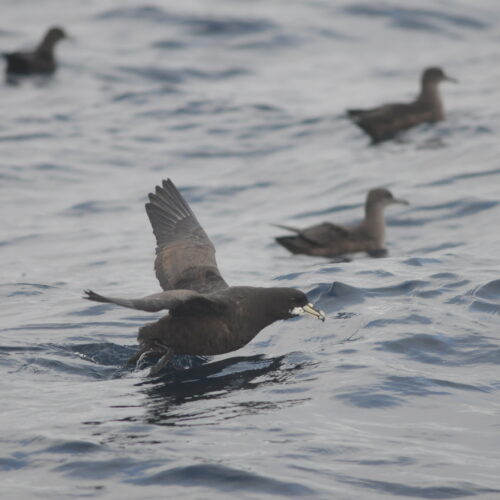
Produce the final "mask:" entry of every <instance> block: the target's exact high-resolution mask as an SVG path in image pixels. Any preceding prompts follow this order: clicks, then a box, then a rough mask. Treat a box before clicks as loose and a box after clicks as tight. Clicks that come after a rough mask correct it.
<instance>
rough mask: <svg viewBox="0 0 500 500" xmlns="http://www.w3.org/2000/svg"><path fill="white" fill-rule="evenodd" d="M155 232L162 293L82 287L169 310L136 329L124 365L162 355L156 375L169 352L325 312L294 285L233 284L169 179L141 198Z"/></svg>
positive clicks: (233, 342)
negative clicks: (133, 295)
mask: <svg viewBox="0 0 500 500" xmlns="http://www.w3.org/2000/svg"><path fill="white" fill-rule="evenodd" d="M146 212H147V214H148V217H149V220H150V222H151V225H152V226H153V232H154V234H155V236H156V242H157V247H156V260H155V270H156V277H157V278H158V281H159V282H160V285H161V287H162V288H163V290H164V291H163V292H161V293H156V294H153V295H148V296H146V297H143V298H139V299H123V298H115V297H105V296H102V295H99V294H97V293H95V292H93V291H91V290H86V291H85V294H86V295H85V297H84V298H86V299H88V300H93V301H96V302H107V303H112V304H117V305H120V306H123V307H130V308H132V309H139V310H141V311H148V312H157V311H161V310H163V309H168V311H169V314H168V315H167V316H164V317H163V318H161V319H160V320H158V321H156V322H154V323H150V324H148V325H145V326H143V327H142V328H141V329H140V330H139V335H138V341H139V344H140V350H139V351H138V353H137V354H136V355H135V356H133V357H132V358H131V359H130V360H129V363H135V362H137V361H138V360H140V359H142V358H143V357H144V356H147V355H148V354H150V353H160V354H161V355H162V357H161V358H160V360H159V361H158V363H157V364H156V365H155V366H154V367H153V369H152V370H151V373H153V374H154V373H157V372H158V371H159V370H160V369H161V368H163V367H164V366H165V365H166V364H167V363H168V361H169V359H170V357H171V356H172V355H173V354H189V355H200V356H202V355H214V354H223V353H227V352H231V351H235V350H236V349H239V348H241V347H243V346H244V345H246V344H247V343H248V342H250V341H251V340H252V339H253V338H254V337H255V336H256V335H257V334H258V333H259V332H260V331H261V330H262V329H263V328H265V327H266V326H269V325H270V324H272V323H274V322H275V321H278V320H281V319H289V318H293V317H295V316H298V315H302V314H309V315H311V316H314V317H316V318H318V319H320V320H322V321H324V320H325V314H324V313H323V312H322V311H320V310H318V309H316V308H315V307H314V305H313V304H311V303H310V302H309V300H308V298H307V296H306V294H305V293H303V292H301V291H300V290H297V289H294V288H261V287H249V286H235V287H230V286H228V284H227V283H226V282H225V281H224V279H223V278H222V276H221V274H220V272H219V269H218V267H217V262H216V260H215V248H214V246H213V244H212V242H211V241H210V239H209V238H208V236H207V234H206V233H205V231H204V230H203V228H202V227H201V225H200V224H199V222H198V220H197V219H196V217H195V215H194V213H193V211H192V210H191V208H190V207H189V205H188V203H187V202H186V200H185V199H184V198H183V197H182V195H181V194H180V193H179V191H178V190H177V188H176V187H175V185H174V184H173V182H172V181H171V180H166V181H163V185H162V186H161V187H160V186H157V187H156V191H155V193H154V194H152V193H151V194H150V195H149V203H147V204H146Z"/></svg>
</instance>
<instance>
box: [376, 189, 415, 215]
mask: <svg viewBox="0 0 500 500" xmlns="http://www.w3.org/2000/svg"><path fill="white" fill-rule="evenodd" d="M394 203H399V204H401V205H409V203H408V202H407V201H406V200H401V199H398V198H394V196H393V195H392V193H391V192H390V191H389V190H388V189H385V188H376V189H371V190H370V191H369V192H368V195H367V196H366V210H367V211H371V210H374V209H384V208H385V207H386V206H387V205H392V204H394Z"/></svg>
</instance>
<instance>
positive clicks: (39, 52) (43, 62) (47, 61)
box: [2, 27, 68, 75]
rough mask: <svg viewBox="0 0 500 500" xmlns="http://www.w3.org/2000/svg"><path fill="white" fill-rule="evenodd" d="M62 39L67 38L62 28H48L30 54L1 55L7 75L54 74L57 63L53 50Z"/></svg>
mask: <svg viewBox="0 0 500 500" xmlns="http://www.w3.org/2000/svg"><path fill="white" fill-rule="evenodd" d="M63 38H68V36H67V35H66V33H65V31H64V30H63V29H62V28H58V27H53V28H50V29H49V30H48V31H47V33H46V34H45V36H44V37H43V39H42V41H41V42H40V44H39V45H38V47H36V48H35V50H33V51H31V52H8V53H3V54H2V55H3V56H4V57H5V59H6V60H7V68H6V72H7V74H8V75H33V74H46V75H49V74H51V73H54V71H55V70H56V68H57V63H56V60H55V57H54V48H55V46H56V44H57V42H59V40H62V39H63Z"/></svg>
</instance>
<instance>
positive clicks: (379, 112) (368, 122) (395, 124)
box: [347, 68, 457, 143]
mask: <svg viewBox="0 0 500 500" xmlns="http://www.w3.org/2000/svg"><path fill="white" fill-rule="evenodd" d="M444 80H446V81H449V82H456V81H457V80H455V79H454V78H450V77H449V76H447V75H446V74H445V73H444V71H443V70H442V69H441V68H427V69H426V70H424V72H423V73H422V83H421V90H420V94H419V95H418V96H417V98H416V99H415V101H413V102H411V103H408V104H399V103H395V104H385V105H383V106H380V107H377V108H373V109H367V110H363V109H349V110H347V113H348V115H349V117H350V118H351V119H352V121H353V122H354V123H355V124H356V125H358V127H360V128H361V129H362V130H364V131H365V132H366V133H367V134H368V135H369V136H370V137H371V139H372V142H373V143H377V142H380V141H385V140H387V139H390V138H392V137H394V136H395V135H396V134H397V133H398V132H400V131H402V130H406V129H409V128H411V127H413V126H415V125H419V124H421V123H433V122H438V121H441V120H444V117H445V115H444V108H443V103H442V100H441V96H440V95H439V90H438V85H439V83H440V82H442V81H444Z"/></svg>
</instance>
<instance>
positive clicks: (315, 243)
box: [276, 188, 408, 257]
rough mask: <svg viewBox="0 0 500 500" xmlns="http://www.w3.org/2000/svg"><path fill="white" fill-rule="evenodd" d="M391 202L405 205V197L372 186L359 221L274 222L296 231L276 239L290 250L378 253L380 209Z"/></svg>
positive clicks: (382, 251) (335, 254)
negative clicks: (305, 224)
mask: <svg viewBox="0 0 500 500" xmlns="http://www.w3.org/2000/svg"><path fill="white" fill-rule="evenodd" d="M394 203H400V204H402V205H408V202H407V201H406V200H400V199H397V198H394V196H393V195H392V193H391V192H390V191H389V190H387V189H384V188H377V189H372V190H370V191H369V192H368V195H367V197H366V203H365V218H364V219H363V221H362V222H361V223H360V224H358V225H355V226H352V227H345V226H339V225H337V224H332V223H331V222H323V223H322V224H318V225H317V226H311V227H308V228H306V229H296V228H293V227H289V226H282V225H278V224H276V225H277V227H280V228H282V229H286V230H288V231H292V232H294V233H297V234H296V236H279V237H278V238H276V241H277V242H278V243H279V244H280V245H281V246H283V247H285V248H286V249H287V250H289V251H290V252H292V253H293V254H305V255H314V256H317V257H338V256H340V255H345V254H349V253H356V252H367V253H369V254H370V255H372V256H374V257H379V256H382V255H385V254H386V253H387V251H386V249H385V219H384V209H385V207H387V206H388V205H392V204H394Z"/></svg>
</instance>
